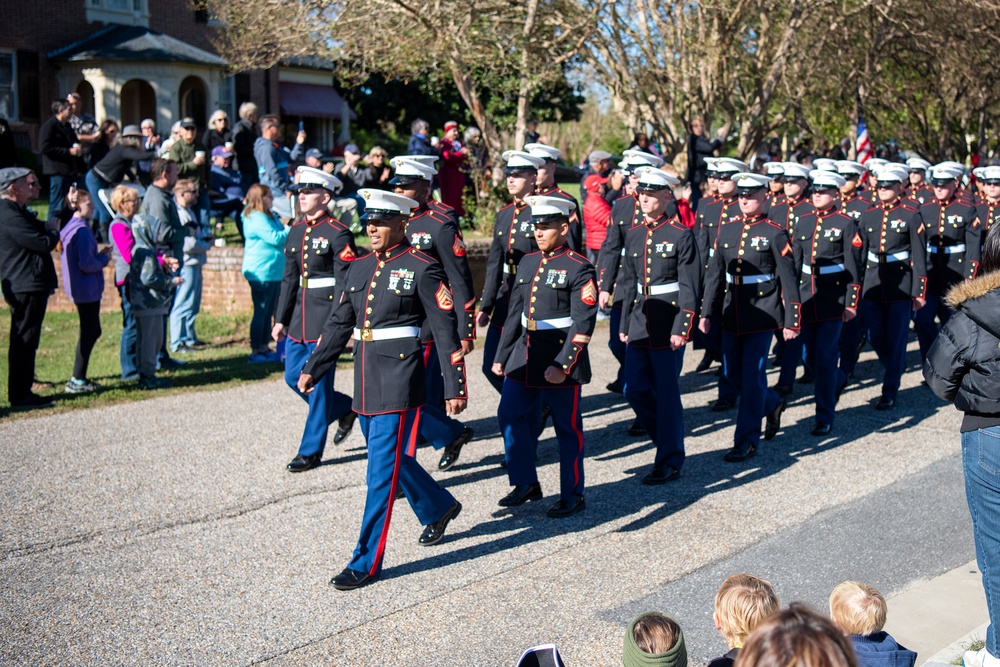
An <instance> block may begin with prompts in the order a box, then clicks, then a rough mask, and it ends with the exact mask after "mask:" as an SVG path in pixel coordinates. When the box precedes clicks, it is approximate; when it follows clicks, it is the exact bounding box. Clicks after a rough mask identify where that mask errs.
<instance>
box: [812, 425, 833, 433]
mask: <svg viewBox="0 0 1000 667" xmlns="http://www.w3.org/2000/svg"><path fill="white" fill-rule="evenodd" d="M832 431H833V424H822V423H820V422H816V424H814V425H813V427H812V430H811V431H809V435H821V436H822V435H830V433H831V432H832Z"/></svg>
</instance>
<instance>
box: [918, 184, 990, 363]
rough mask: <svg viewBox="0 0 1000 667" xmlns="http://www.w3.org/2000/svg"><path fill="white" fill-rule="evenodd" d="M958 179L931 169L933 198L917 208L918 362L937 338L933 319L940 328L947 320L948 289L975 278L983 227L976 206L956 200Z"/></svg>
mask: <svg viewBox="0 0 1000 667" xmlns="http://www.w3.org/2000/svg"><path fill="white" fill-rule="evenodd" d="M961 176H962V174H961V172H959V171H958V170H956V169H953V168H948V167H942V166H941V165H935V166H934V167H932V168H931V169H930V180H931V185H932V189H931V191H932V194H933V197H932V198H931V199H929V200H928V201H926V202H925V203H924V204H923V205H922V206H921V207H920V217H921V219H922V220H923V222H924V225H925V226H926V227H927V305H925V306H924V307H923V308H921V309H920V310H918V311H917V312H916V315H915V317H914V322H915V324H916V328H917V340H918V341H919V343H920V359H921V361H923V360H925V359H926V358H927V351H928V350H930V348H931V345H932V344H933V343H934V339H935V338H937V335H938V325H937V323H936V322H935V321H934V320H935V318H937V319H938V320H940V322H941V325H942V326H943V325H944V323H945V322H947V321H948V318H949V317H950V316H951V309H950V308H948V306H946V305H945V303H944V296H945V294H946V293H947V292H948V290H949V289H951V287H952V286H954V285H956V284H958V283H960V282H962V281H963V280H969V279H970V278H973V277H975V275H976V271H977V270H978V269H979V260H980V258H981V257H982V232H983V225H982V221H981V220H980V217H979V214H978V213H977V209H976V206H975V205H973V204H970V203H968V202H966V201H962V200H960V199H959V198H958V197H957V196H956V190H957V189H958V179H959V178H961Z"/></svg>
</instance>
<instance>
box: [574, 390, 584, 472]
mask: <svg viewBox="0 0 1000 667" xmlns="http://www.w3.org/2000/svg"><path fill="white" fill-rule="evenodd" d="M579 412H580V387H579V385H577V387H576V388H575V389H574V390H573V430H574V431H575V432H576V439H577V441H578V442H579V443H580V448H579V449H578V450H577V453H576V462H575V463H574V464H573V488H576V485H577V484H579V483H580V462H581V461H583V431H581V430H580V429H578V428H577V427H576V416H577V415H578V414H579Z"/></svg>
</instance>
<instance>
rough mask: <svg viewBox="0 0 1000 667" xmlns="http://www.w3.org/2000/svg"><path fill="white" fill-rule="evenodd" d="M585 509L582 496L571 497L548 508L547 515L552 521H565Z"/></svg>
mask: <svg viewBox="0 0 1000 667" xmlns="http://www.w3.org/2000/svg"><path fill="white" fill-rule="evenodd" d="M586 508H587V501H586V500H584V499H583V496H573V497H572V498H571V499H569V500H560V501H559V502H557V503H556V504H555V505H553V506H552V507H550V508H549V512H548V514H549V516H550V517H551V518H553V519H565V518H566V517H568V516H573V515H574V514H576V513H577V512H581V511H583V510H584V509H586Z"/></svg>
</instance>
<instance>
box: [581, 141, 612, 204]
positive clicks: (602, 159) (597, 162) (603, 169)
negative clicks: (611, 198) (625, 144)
mask: <svg viewBox="0 0 1000 667" xmlns="http://www.w3.org/2000/svg"><path fill="white" fill-rule="evenodd" d="M591 174H598V175H599V176H608V175H610V174H611V153H609V152H607V151H602V150H600V149H597V150H593V151H590V153H589V154H588V155H587V169H586V171H585V172H584V174H583V178H581V179H580V190H581V192H582V191H583V179H584V178H587V176H590V175H591ZM609 203H610V202H609Z"/></svg>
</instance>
